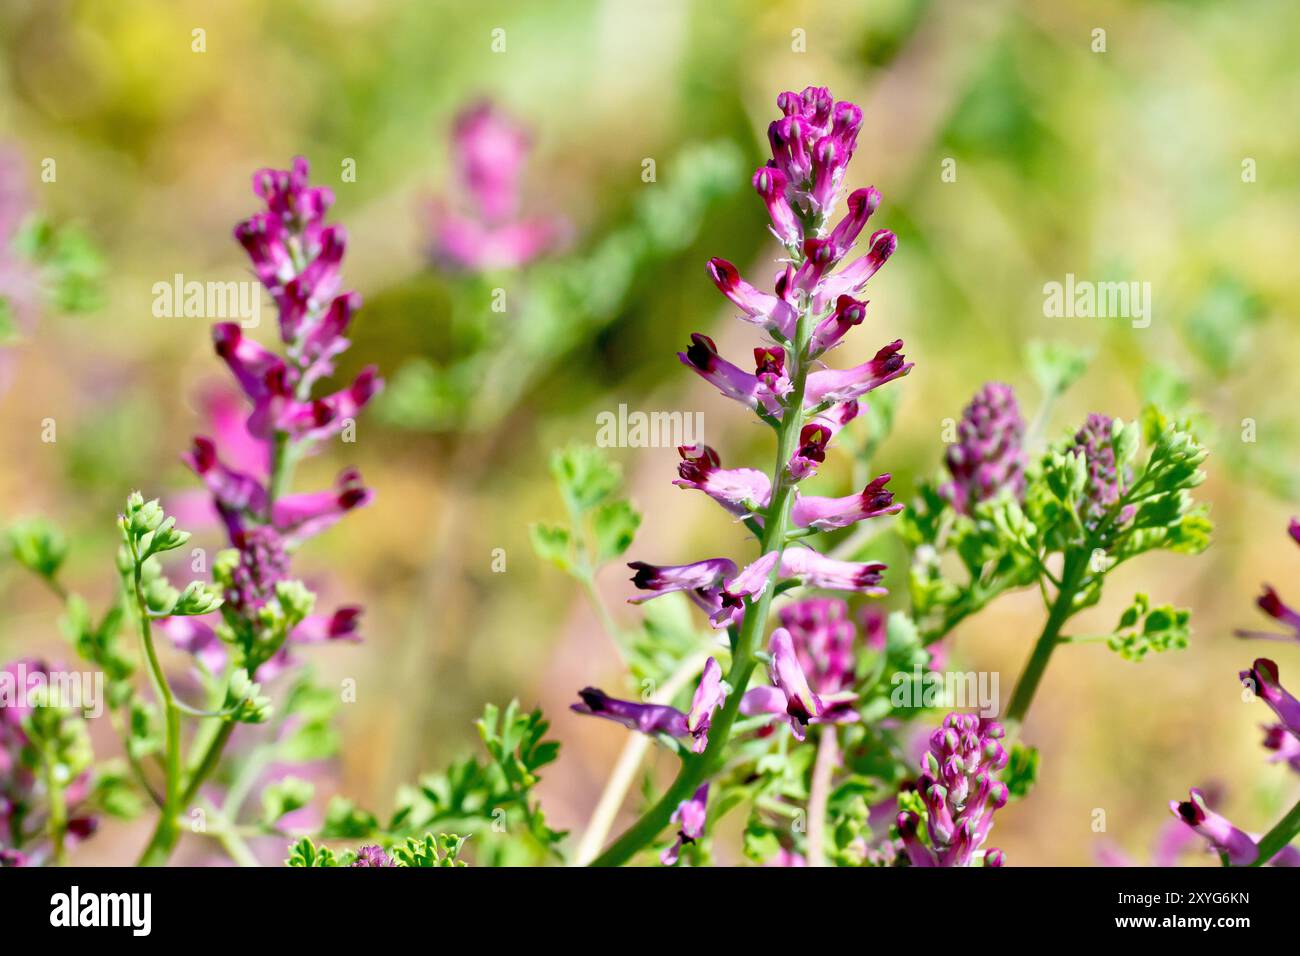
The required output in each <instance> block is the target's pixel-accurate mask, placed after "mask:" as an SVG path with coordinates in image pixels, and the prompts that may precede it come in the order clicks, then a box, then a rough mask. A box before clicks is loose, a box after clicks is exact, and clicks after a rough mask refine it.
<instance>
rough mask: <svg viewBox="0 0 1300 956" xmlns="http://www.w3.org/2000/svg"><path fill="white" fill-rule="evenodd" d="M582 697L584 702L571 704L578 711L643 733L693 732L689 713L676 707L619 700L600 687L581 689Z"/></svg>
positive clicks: (672, 734) (680, 733)
mask: <svg viewBox="0 0 1300 956" xmlns="http://www.w3.org/2000/svg"><path fill="white" fill-rule="evenodd" d="M578 696H579V697H581V698H582V700H581V702H580V703H577V704H570V705H569V709H570V710H572V711H573V712H574V713H575V714H588V715H591V716H594V717H604V718H605V719H606V720H612V721H615V722H616V723H620V724H622V725H623V726H624V727H628V728H630V729H632V730H639V731H641V733H643V734H667V735H668V736H670V737H686V736H689V735H690V732H691V731H690V728H689V727H688V726H687V724H686V715H685V714H683V713H682V712H681V711H680V710H678V709H677V708H676V707H669V706H668V705H667V704H639V703H637V702H635V701H631V700H619V699H618V698H617V697H610V696H609V695H608V694H606V693H605V692H604V691H603V690H600V689H599V688H597V687H584V688H583V689H582V690H580V691H578Z"/></svg>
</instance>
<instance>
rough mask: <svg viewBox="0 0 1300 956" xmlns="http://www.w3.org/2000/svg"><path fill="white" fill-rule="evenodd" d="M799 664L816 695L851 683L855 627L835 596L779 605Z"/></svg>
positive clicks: (839, 688) (846, 606) (842, 602)
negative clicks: (783, 605) (781, 606)
mask: <svg viewBox="0 0 1300 956" xmlns="http://www.w3.org/2000/svg"><path fill="white" fill-rule="evenodd" d="M779 617H780V619H781V626H782V627H784V628H785V629H786V630H787V631H789V632H790V638H791V640H792V641H793V642H794V649H795V653H796V654H797V655H798V657H799V665H800V667H802V668H803V671H804V673H805V674H807V675H808V681H809V683H810V684H811V685H812V687H813V689H814V690H816V691H817V693H818V694H821V695H826V694H835V693H838V692H839V691H842V690H844V689H846V688H847V687H849V686H850V685H851V684H852V683H853V673H854V669H855V668H856V666H857V661H856V655H855V654H854V650H853V644H854V641H855V639H856V638H857V628H856V627H855V626H854V624H853V621H852V619H851V618H850V617H849V607H848V605H847V604H845V603H844V601H842V600H840V599H839V598H807V599H805V600H803V601H795V602H793V603H791V604H787V605H786V606H785V607H783V608H781V611H780V614H779Z"/></svg>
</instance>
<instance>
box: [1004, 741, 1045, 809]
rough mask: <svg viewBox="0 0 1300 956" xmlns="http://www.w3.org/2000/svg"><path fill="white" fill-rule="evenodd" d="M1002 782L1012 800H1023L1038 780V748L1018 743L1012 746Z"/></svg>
mask: <svg viewBox="0 0 1300 956" xmlns="http://www.w3.org/2000/svg"><path fill="white" fill-rule="evenodd" d="M1002 780H1003V782H1004V783H1005V784H1006V785H1007V790H1008V792H1009V793H1010V794H1011V796H1012V797H1013V798H1014V799H1016V800H1020V799H1022V798H1024V797H1025V796H1026V795H1027V794H1028V793H1029V791H1030V789H1032V787H1033V785H1034V783H1035V782H1036V781H1037V780H1038V748H1037V747H1030V746H1027V745H1025V744H1022V743H1020V742H1019V741H1017V742H1016V743H1014V744H1012V746H1011V753H1010V754H1009V755H1008V760H1007V768H1006V770H1004V771H1003V772H1002Z"/></svg>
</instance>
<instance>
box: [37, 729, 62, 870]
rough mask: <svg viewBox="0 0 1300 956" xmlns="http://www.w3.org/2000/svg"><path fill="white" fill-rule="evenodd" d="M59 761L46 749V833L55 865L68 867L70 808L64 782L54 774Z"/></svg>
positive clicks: (42, 758) (43, 755)
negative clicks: (64, 791)
mask: <svg viewBox="0 0 1300 956" xmlns="http://www.w3.org/2000/svg"><path fill="white" fill-rule="evenodd" d="M57 761H58V758H57V755H56V754H54V753H51V752H50V748H49V747H46V748H45V749H44V753H42V754H41V763H42V764H43V765H44V769H45V775H44V776H45V799H46V804H47V818H46V821H45V831H46V833H47V834H48V835H49V838H50V843H51V845H52V846H53V847H54V865H55V866H66V865H67V863H68V854H67V847H66V842H65V840H64V837H65V836H66V835H67V832H68V807H67V801H66V800H65V799H64V795H63V782H62V781H60V780H58V779H57V776H56V774H55V772H54V766H55V764H56V763H57Z"/></svg>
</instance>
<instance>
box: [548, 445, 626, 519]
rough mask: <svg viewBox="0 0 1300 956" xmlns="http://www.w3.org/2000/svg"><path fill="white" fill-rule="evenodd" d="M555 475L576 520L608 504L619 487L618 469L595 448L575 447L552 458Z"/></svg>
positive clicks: (566, 503) (566, 449) (552, 472)
mask: <svg viewBox="0 0 1300 956" xmlns="http://www.w3.org/2000/svg"><path fill="white" fill-rule="evenodd" d="M551 474H552V475H554V476H555V481H556V483H557V484H558V485H559V486H560V494H561V495H562V496H563V498H564V502H565V506H566V507H567V508H568V509H569V512H570V514H572V515H573V516H574V517H575V518H577V517H579V516H581V515H584V514H586V513H587V512H588V511H590V510H591V509H592V508H595V507H596V506H597V505H599V504H601V503H602V502H604V501H605V499H607V498H608V497H609V496H610V495H612V494H613V493H614V492H615V491H616V490H617V489H618V485H619V469H618V466H616V465H614V464H613V463H612V462H610V461H608V460H607V459H606V458H605V456H604V455H603V454H602V453H601V452H600V451H598V450H597V449H595V448H590V447H587V446H583V445H574V446H572V447H569V448H565V449H562V450H560V451H557V452H556V453H555V454H554V455H552V456H551Z"/></svg>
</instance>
